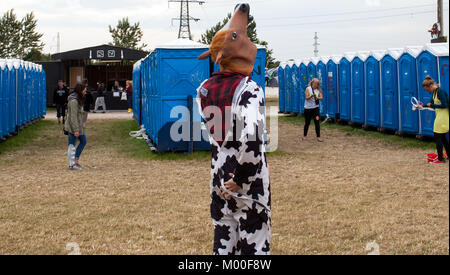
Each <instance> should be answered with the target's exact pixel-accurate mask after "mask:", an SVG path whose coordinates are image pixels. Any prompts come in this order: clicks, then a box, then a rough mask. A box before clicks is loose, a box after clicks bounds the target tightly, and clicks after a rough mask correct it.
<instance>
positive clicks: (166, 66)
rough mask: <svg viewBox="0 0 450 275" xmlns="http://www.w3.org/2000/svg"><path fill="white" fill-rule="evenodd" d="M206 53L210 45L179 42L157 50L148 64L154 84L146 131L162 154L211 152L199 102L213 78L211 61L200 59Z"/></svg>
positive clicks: (148, 102)
mask: <svg viewBox="0 0 450 275" xmlns="http://www.w3.org/2000/svg"><path fill="white" fill-rule="evenodd" d="M206 50H208V46H207V45H203V44H200V43H197V42H194V41H191V40H188V39H177V40H175V41H172V42H170V43H167V44H164V45H161V46H158V47H156V48H155V50H154V51H153V52H152V53H151V54H150V57H148V58H146V61H144V63H147V66H145V67H147V68H149V69H148V71H147V70H146V71H145V74H146V76H145V82H147V84H149V83H150V84H149V85H150V87H146V89H145V92H144V93H146V94H147V95H146V97H147V98H146V102H143V104H145V105H147V106H146V107H145V108H147V110H148V112H149V113H147V114H146V116H147V118H144V122H145V124H144V127H145V129H146V130H147V131H148V133H149V136H150V137H151V138H152V141H153V143H154V145H155V147H156V149H157V151H158V152H164V151H188V150H190V149H193V150H209V149H210V145H209V140H205V139H204V138H203V137H206V136H207V133H206V127H204V126H203V122H202V118H201V116H200V113H199V111H198V106H197V101H196V100H195V98H196V96H197V88H198V87H199V86H200V85H201V83H202V82H203V81H205V80H206V79H208V78H209V76H210V66H209V61H208V60H207V59H206V60H198V59H197V58H198V57H199V56H200V55H201V54H202V53H204V52H205V51H206ZM147 61H149V62H147ZM148 88H150V89H148ZM189 97H191V99H192V100H193V101H192V102H190V101H188V99H189ZM150 121H151V122H150ZM187 126H189V127H187ZM204 132H205V134H203V133H204ZM186 135H187V136H186Z"/></svg>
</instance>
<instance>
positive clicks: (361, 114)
mask: <svg viewBox="0 0 450 275" xmlns="http://www.w3.org/2000/svg"><path fill="white" fill-rule="evenodd" d="M368 57H369V52H358V53H357V55H356V56H355V57H354V58H353V60H351V63H352V65H351V67H352V85H351V86H352V88H351V98H350V102H351V103H350V104H351V121H352V122H354V123H359V124H364V122H365V77H364V74H365V72H364V63H365V61H366V59H367V58H368Z"/></svg>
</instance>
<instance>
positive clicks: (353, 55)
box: [344, 52, 357, 62]
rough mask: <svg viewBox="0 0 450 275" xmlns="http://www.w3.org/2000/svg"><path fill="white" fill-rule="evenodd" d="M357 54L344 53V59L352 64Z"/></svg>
mask: <svg viewBox="0 0 450 275" xmlns="http://www.w3.org/2000/svg"><path fill="white" fill-rule="evenodd" d="M356 55H357V53H356V52H346V53H344V57H345V58H347V60H348V61H350V62H352V61H353V59H355V57H356Z"/></svg>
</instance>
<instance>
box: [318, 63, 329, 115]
mask: <svg viewBox="0 0 450 275" xmlns="http://www.w3.org/2000/svg"><path fill="white" fill-rule="evenodd" d="M328 60H330V58H329V57H328V56H322V57H321V58H320V60H319V62H318V63H317V65H316V73H317V79H319V82H320V86H321V87H322V96H323V100H321V101H320V116H321V117H326V116H327V107H328V105H327V102H328V74H327V63H328Z"/></svg>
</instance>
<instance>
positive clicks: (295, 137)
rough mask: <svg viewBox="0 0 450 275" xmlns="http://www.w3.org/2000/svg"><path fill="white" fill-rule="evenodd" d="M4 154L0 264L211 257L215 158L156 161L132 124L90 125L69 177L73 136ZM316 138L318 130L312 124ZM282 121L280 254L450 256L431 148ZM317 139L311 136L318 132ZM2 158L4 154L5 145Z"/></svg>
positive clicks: (274, 173) (57, 130) (276, 205)
mask: <svg viewBox="0 0 450 275" xmlns="http://www.w3.org/2000/svg"><path fill="white" fill-rule="evenodd" d="M44 123H45V125H43V127H41V128H40V129H39V130H38V131H37V133H36V135H37V136H36V137H35V138H34V139H33V138H32V137H30V139H31V140H30V141H29V142H28V143H26V144H25V145H24V146H22V147H15V148H12V149H9V150H7V151H6V152H3V153H2V154H0V175H1V177H0V179H1V182H0V254H67V253H68V252H69V251H66V250H65V248H66V245H67V243H69V242H76V243H78V244H79V245H80V249H81V253H82V254H211V251H212V242H213V234H212V223H211V220H210V215H209V166H210V160H209V153H197V154H196V155H195V156H184V155H183V154H170V155H162V156H161V155H154V154H152V153H149V152H148V150H147V147H146V145H145V144H144V143H143V142H141V141H136V140H132V139H130V138H129V137H128V136H127V134H128V132H129V131H130V130H134V129H135V128H136V126H134V123H133V122H132V121H130V120H116V119H115V120H101V119H95V120H91V121H89V123H88V129H87V136H88V146H87V147H86V150H85V152H84V154H83V156H82V159H81V163H82V164H83V165H85V167H86V169H85V170H83V171H77V172H72V171H69V170H68V169H67V160H66V146H67V141H66V137H65V136H63V135H62V132H61V127H60V126H58V125H57V124H56V122H55V121H45V122H44ZM312 128H314V126H312ZM301 131H302V123H301V121H300V122H298V121H289V119H288V120H280V132H279V134H280V142H279V147H280V150H281V151H282V153H278V154H272V155H269V164H270V169H271V182H272V201H273V206H272V210H273V213H272V253H273V254H367V253H368V252H367V251H366V250H365V248H366V245H367V243H369V242H372V241H376V242H377V243H378V244H379V246H380V253H381V254H448V253H449V183H448V182H449V177H448V172H449V170H448V164H445V165H438V166H432V165H428V164H426V159H425V154H426V153H427V152H433V150H432V149H428V148H417V147H408V146H406V147H405V146H402V143H395V142H394V143H389V142H386V141H385V140H383V139H377V138H373V137H367V136H364V135H359V134H354V133H351V132H345V131H342V130H339V129H331V128H324V129H323V136H324V138H325V142H324V143H321V144H319V143H317V142H315V140H314V139H313V138H312V136H311V138H310V139H309V140H308V141H306V142H301V141H300V139H299V136H300V133H301ZM311 133H313V129H311ZM0 149H1V145H0Z"/></svg>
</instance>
